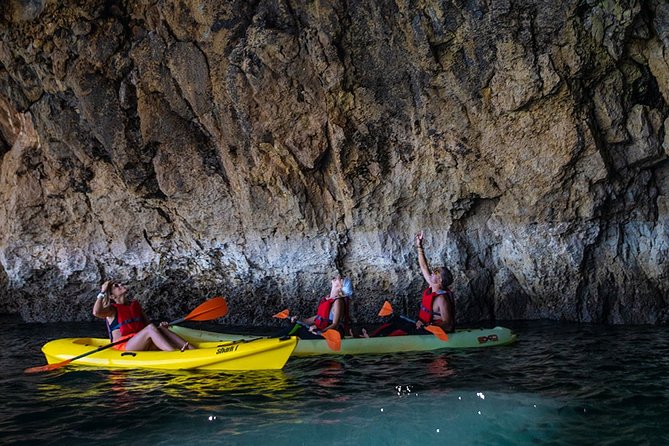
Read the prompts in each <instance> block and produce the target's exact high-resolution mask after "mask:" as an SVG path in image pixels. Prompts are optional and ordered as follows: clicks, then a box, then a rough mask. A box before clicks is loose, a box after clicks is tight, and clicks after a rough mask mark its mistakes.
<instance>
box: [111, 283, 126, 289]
mask: <svg viewBox="0 0 669 446" xmlns="http://www.w3.org/2000/svg"><path fill="white" fill-rule="evenodd" d="M112 286H113V287H114V288H122V287H124V286H125V285H123V284H122V283H115V284H114V285H112Z"/></svg>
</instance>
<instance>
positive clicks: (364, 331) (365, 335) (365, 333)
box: [362, 328, 369, 338]
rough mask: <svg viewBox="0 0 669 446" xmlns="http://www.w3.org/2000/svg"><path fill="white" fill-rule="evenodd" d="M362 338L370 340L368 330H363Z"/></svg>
mask: <svg viewBox="0 0 669 446" xmlns="http://www.w3.org/2000/svg"><path fill="white" fill-rule="evenodd" d="M362 337H363V338H368V337H369V335H368V334H367V330H365V329H364V328H363V329H362Z"/></svg>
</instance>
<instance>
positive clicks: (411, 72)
mask: <svg viewBox="0 0 669 446" xmlns="http://www.w3.org/2000/svg"><path fill="white" fill-rule="evenodd" d="M61 3H65V4H67V5H68V6H62V5H61ZM0 8H3V9H2V11H0V12H1V14H2V19H1V20H2V22H0V34H1V35H2V42H0V135H1V136H0V157H1V159H0V162H1V165H0V197H1V204H0V294H1V295H2V298H1V299H0V311H1V312H14V313H20V314H21V315H22V317H23V318H24V319H26V320H38V321H42V320H62V319H73V320H77V319H86V318H90V314H89V313H90V308H91V306H92V299H93V296H94V295H95V290H96V289H97V286H98V284H99V283H100V280H101V279H102V278H103V277H107V276H109V275H114V276H118V277H123V278H125V279H127V280H128V281H129V282H130V284H131V287H132V288H133V289H134V290H135V292H136V295H137V297H138V298H140V300H142V301H143V302H144V303H145V306H146V307H147V308H148V309H149V310H150V313H154V314H158V313H159V314H161V315H163V316H165V317H167V316H172V315H182V314H185V313H184V312H187V311H188V310H189V309H191V308H193V307H194V306H195V305H196V304H197V303H199V302H201V301H202V299H203V298H205V297H210V296H211V295H213V294H224V295H226V296H227V297H228V299H229V302H230V309H231V311H230V315H229V316H228V317H227V318H226V319H225V322H227V323H246V324H250V323H256V324H264V325H266V324H268V323H270V320H271V319H270V315H271V314H273V313H274V312H275V311H278V310H280V309H282V308H285V307H289V308H291V310H292V311H293V313H298V314H299V313H301V314H306V313H309V312H313V308H314V307H315V303H316V299H317V297H318V296H319V295H322V294H324V293H325V292H327V290H328V288H329V278H330V277H331V276H332V275H333V274H335V273H336V272H337V271H339V272H341V273H343V274H348V275H350V276H352V277H353V279H354V281H355V284H356V300H355V303H356V304H355V318H356V319H357V320H358V321H359V322H369V321H375V320H376V317H375V313H376V311H377V310H378V308H379V307H380V305H381V302H382V301H383V299H385V298H389V299H390V300H391V301H392V302H393V303H394V304H395V306H396V308H397V309H398V311H406V312H412V311H414V309H415V308H416V302H417V300H418V296H419V292H420V289H421V287H422V279H421V277H420V276H419V273H418V270H417V260H416V253H415V249H414V247H413V234H414V233H415V232H417V231H419V230H421V229H424V230H425V231H426V234H427V235H426V251H427V254H428V257H429V258H430V260H431V261H432V263H434V264H435V265H436V264H442V263H445V264H447V265H448V266H449V267H451V268H452V270H453V272H454V275H455V278H456V284H455V290H456V292H457V295H458V302H457V308H458V312H459V314H458V319H459V320H460V321H461V322H462V323H468V322H472V321H478V320H487V319H494V318H497V319H509V318H553V319H567V320H576V321H597V322H609V323H664V322H667V321H668V320H669V311H668V305H667V302H668V299H669V298H668V297H667V291H668V288H669V263H668V262H667V259H666V258H667V252H668V251H669V223H668V222H667V216H668V214H669V163H668V162H667V152H668V151H669V106H668V105H667V104H668V102H669V5H668V4H667V2H666V1H664V0H648V1H640V0H638V1H635V0H618V1H609V0H600V1H597V0H587V1H586V0H581V1H573V0H565V1H545V0H534V1H530V0H514V1H511V0H507V1H504V0H487V1H484V0H481V1H438V0H396V1H381V2H357V1H346V0H340V1H326V0H314V1H294V0H291V1H288V0H265V1H249V0H238V1H226V2H220V1H217V0H206V1H196V0H190V1H189V0H181V1H167V0H153V1H145V2H144V1H142V2H131V1H120V0H119V1H114V0H107V1H105V2H97V1H93V0H79V1H72V2H56V1H47V0H8V1H6V2H5V3H4V4H3V5H2V6H0Z"/></svg>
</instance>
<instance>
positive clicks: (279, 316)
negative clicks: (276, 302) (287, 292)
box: [272, 308, 290, 319]
mask: <svg viewBox="0 0 669 446" xmlns="http://www.w3.org/2000/svg"><path fill="white" fill-rule="evenodd" d="M288 316H290V311H288V308H286V309H285V310H282V311H279V312H278V313H277V314H275V315H274V316H272V317H275V318H277V319H288Z"/></svg>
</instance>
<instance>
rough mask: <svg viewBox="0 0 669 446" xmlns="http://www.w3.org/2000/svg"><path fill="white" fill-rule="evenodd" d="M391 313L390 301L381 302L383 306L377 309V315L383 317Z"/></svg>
mask: <svg viewBox="0 0 669 446" xmlns="http://www.w3.org/2000/svg"><path fill="white" fill-rule="evenodd" d="M391 314H393V306H392V305H390V302H388V301H385V302H383V306H382V307H381V309H380V310H379V316H381V317H384V316H390V315H391Z"/></svg>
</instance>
